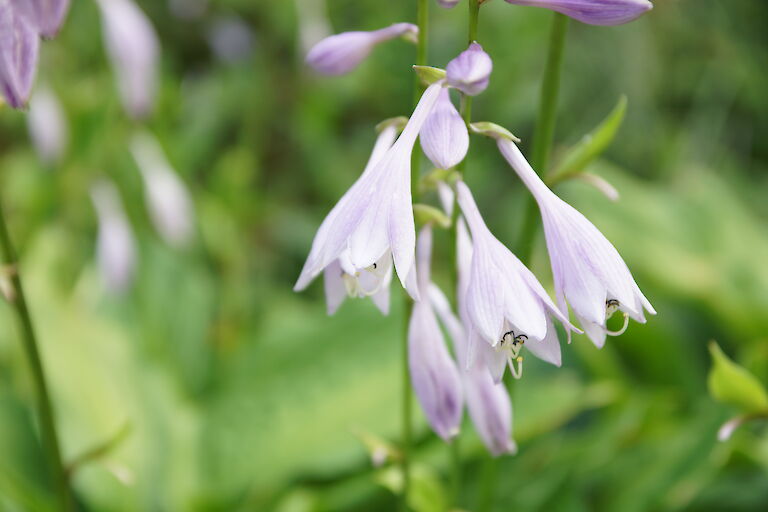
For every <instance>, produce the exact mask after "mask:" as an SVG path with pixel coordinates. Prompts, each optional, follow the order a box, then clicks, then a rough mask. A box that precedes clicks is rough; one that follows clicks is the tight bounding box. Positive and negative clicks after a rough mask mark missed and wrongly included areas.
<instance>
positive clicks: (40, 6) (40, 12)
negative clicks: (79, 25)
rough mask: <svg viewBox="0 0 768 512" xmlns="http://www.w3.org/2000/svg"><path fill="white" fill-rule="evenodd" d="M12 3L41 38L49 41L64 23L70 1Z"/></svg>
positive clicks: (17, 0) (22, 1)
mask: <svg viewBox="0 0 768 512" xmlns="http://www.w3.org/2000/svg"><path fill="white" fill-rule="evenodd" d="M13 3H14V4H15V5H16V6H17V8H18V9H20V10H21V11H22V12H23V13H24V15H25V16H26V17H27V18H28V19H29V21H30V23H32V25H33V26H34V27H35V29H36V30H37V31H38V33H39V34H40V35H41V36H42V37H45V38H47V39H51V38H53V37H55V36H56V34H57V33H58V32H59V29H60V28H61V25H62V23H64V18H65V17H66V15H67V11H68V10H69V3H70V0H14V2H13Z"/></svg>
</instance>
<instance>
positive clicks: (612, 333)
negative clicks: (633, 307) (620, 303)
mask: <svg viewBox="0 0 768 512" xmlns="http://www.w3.org/2000/svg"><path fill="white" fill-rule="evenodd" d="M628 326H629V315H628V314H627V313H624V325H622V326H621V329H619V330H618V331H609V330H607V329H606V331H605V334H607V335H608V336H621V335H622V334H624V331H626V330H627V327H628Z"/></svg>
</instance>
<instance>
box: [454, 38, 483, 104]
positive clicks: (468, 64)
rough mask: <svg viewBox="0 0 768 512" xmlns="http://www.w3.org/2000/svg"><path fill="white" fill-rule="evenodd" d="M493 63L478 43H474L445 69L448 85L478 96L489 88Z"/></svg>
mask: <svg viewBox="0 0 768 512" xmlns="http://www.w3.org/2000/svg"><path fill="white" fill-rule="evenodd" d="M492 70H493V61H492V60H491V57H490V56H489V55H488V54H487V53H485V51H484V50H483V47H482V46H480V45H479V44H478V43H472V44H470V45H469V48H467V49H466V50H464V51H463V52H461V53H460V54H459V55H458V56H457V57H456V58H455V59H453V60H452V61H450V62H449V63H448V66H446V68H445V73H446V75H445V79H446V81H447V82H448V85H450V86H451V87H454V88H456V89H458V90H460V91H461V92H463V93H464V94H468V95H470V96H476V95H478V94H480V93H481V92H483V91H484V90H485V89H486V88H487V87H488V82H489V81H490V77H491V71H492Z"/></svg>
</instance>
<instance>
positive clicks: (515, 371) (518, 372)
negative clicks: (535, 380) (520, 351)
mask: <svg viewBox="0 0 768 512" xmlns="http://www.w3.org/2000/svg"><path fill="white" fill-rule="evenodd" d="M508 362H509V371H510V373H511V374H512V377H514V378H515V379H517V380H520V379H521V378H522V376H523V358H522V356H517V357H516V358H515V360H514V361H513V360H512V357H510V358H509V359H508ZM515 362H517V366H515Z"/></svg>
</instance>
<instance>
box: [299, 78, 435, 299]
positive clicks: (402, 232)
mask: <svg viewBox="0 0 768 512" xmlns="http://www.w3.org/2000/svg"><path fill="white" fill-rule="evenodd" d="M441 88H442V83H439V82H438V83H435V84H433V85H431V86H429V87H428V88H427V90H426V91H424V94H423V95H422V97H421V99H420V100H419V103H418V105H417V106H416V109H415V110H414V111H413V115H412V116H411V118H410V119H409V120H408V123H407V124H406V125H405V128H404V129H403V133H402V134H400V137H399V138H398V139H397V141H396V142H395V143H394V144H393V145H392V147H390V148H388V149H385V148H386V146H387V138H386V137H383V134H382V137H379V140H378V141H377V143H376V148H374V151H373V154H372V155H371V159H370V160H369V162H368V165H367V166H366V168H365V170H364V171H363V174H362V175H361V176H360V177H359V178H358V180H357V181H356V182H355V183H354V184H353V185H352V187H351V188H350V189H349V190H348V191H347V192H346V193H345V194H344V196H343V197H342V198H341V199H340V200H339V202H338V203H337V204H336V206H334V208H333V209H332V210H331V212H330V213H329V214H328V216H327V217H326V218H325V220H324V221H323V223H322V224H321V225H320V229H318V231H317V234H316V235H315V239H314V240H313V242H312V249H311V250H310V252H309V256H308V257H307V261H306V263H305V264H304V268H303V269H302V271H301V275H300V276H299V279H298V281H297V282H296V285H295V286H294V290H296V291H299V290H303V289H304V288H306V287H307V286H308V285H309V283H310V282H311V281H312V280H313V279H314V278H315V277H317V275H318V274H320V272H322V271H323V270H325V268H326V267H328V266H329V265H331V264H332V263H333V262H335V261H338V264H339V266H340V267H341V270H343V271H344V274H345V275H344V276H343V279H345V280H346V282H345V284H346V285H347V287H348V288H347V289H348V290H351V291H352V292H357V293H354V294H357V295H359V294H360V293H362V294H363V295H373V294H374V293H375V292H374V291H373V290H371V289H369V288H368V287H366V286H365V280H364V279H361V278H364V277H366V275H365V274H364V273H365V272H368V273H371V274H373V275H374V276H375V277H377V278H378V279H379V281H378V283H379V284H378V285H377V286H376V287H374V290H376V288H378V286H379V285H383V282H384V280H385V278H386V273H385V272H384V271H385V270H386V267H388V265H389V261H390V257H391V259H392V261H393V262H394V265H395V270H396V271H397V275H398V277H399V278H400V282H401V283H402V284H403V286H405V288H406V289H407V290H408V293H409V294H410V295H411V297H413V298H414V299H418V297H419V293H418V290H417V287H416V279H415V277H416V276H415V274H416V272H415V271H413V272H412V270H413V269H412V267H413V260H414V250H415V245H416V230H415V227H414V221H413V208H412V205H411V151H412V150H413V145H414V143H415V142H416V137H417V136H418V134H419V130H421V127H422V126H423V124H424V121H425V120H426V118H427V116H428V115H429V112H430V111H431V110H432V108H433V107H434V105H435V102H436V101H437V98H438V95H439V94H440V90H441ZM390 129H391V128H390ZM387 130H389V129H387ZM388 133H389V136H388V140H389V141H391V138H392V137H393V136H394V132H388ZM379 155H381V156H380V157H379ZM377 157H378V158H377ZM411 274H413V275H411ZM376 291H378V290H376Z"/></svg>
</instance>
